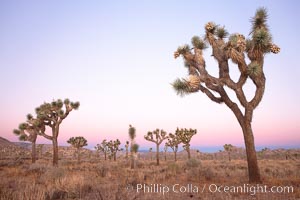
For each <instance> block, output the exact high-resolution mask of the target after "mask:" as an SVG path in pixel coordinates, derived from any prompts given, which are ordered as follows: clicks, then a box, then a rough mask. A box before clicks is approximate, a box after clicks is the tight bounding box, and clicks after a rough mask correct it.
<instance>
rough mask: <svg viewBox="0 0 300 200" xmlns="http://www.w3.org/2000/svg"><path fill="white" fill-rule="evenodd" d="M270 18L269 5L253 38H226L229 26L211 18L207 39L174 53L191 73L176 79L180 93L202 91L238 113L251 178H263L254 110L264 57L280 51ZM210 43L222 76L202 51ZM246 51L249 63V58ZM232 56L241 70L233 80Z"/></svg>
mask: <svg viewBox="0 0 300 200" xmlns="http://www.w3.org/2000/svg"><path fill="white" fill-rule="evenodd" d="M266 21H267V12H266V9H265V8H260V9H258V10H257V11H256V14H255V16H254V17H253V18H252V28H251V32H250V38H249V39H247V40H246V39H245V37H244V36H243V35H242V34H232V35H230V36H229V38H228V40H225V38H226V37H227V36H228V32H227V31H226V30H225V28H224V27H220V26H217V25H216V24H215V23H213V22H208V23H207V24H206V25H205V37H204V40H202V39H201V38H200V37H198V36H194V37H193V38H192V45H193V48H190V47H189V46H188V45H184V46H182V47H179V48H178V49H177V51H176V52H175V53H174V57H175V58H177V57H178V56H180V55H182V57H183V58H184V60H185V66H186V67H187V68H188V73H189V75H190V77H189V79H187V80H185V79H177V80H175V82H174V83H173V87H174V89H175V90H176V91H177V93H178V94H179V95H186V94H190V93H195V92H198V91H201V92H202V93H204V94H205V95H207V96H208V98H210V100H212V101H214V102H216V103H219V104H220V103H224V104H225V105H226V106H227V107H229V108H230V109H231V111H232V112H233V113H234V115H235V116H236V118H237V120H238V122H239V124H240V126H241V128H242V131H243V135H244V141H245V146H246V153H247V161H248V173H249V181H250V182H261V178H260V173H259V168H258V164H257V157H256V152H255V145H254V136H253V132H252V124H251V121H252V117H253V111H254V109H255V108H256V107H257V106H258V104H259V103H260V102H261V100H262V97H263V94H264V90H265V82H266V78H265V75H264V70H263V66H264V57H265V55H266V54H267V53H270V52H272V53H275V54H276V53H278V52H279V51H280V48H279V47H278V46H277V45H275V44H273V43H272V37H271V34H270V32H269V29H268V26H267V24H266ZM207 44H209V45H210V46H211V48H212V56H213V57H214V58H215V59H216V61H217V62H218V69H219V76H218V77H216V76H213V75H211V74H209V72H208V71H207V69H208V67H206V66H205V60H204V58H203V54H202V51H203V50H204V49H205V48H206V47H207ZM246 55H247V56H248V58H249V61H250V62H249V63H247V60H246V58H245V56H246ZM229 60H231V61H232V62H233V63H234V64H236V65H237V67H238V69H239V71H240V76H239V79H238V80H237V81H234V80H232V78H231V76H230V73H229ZM249 79H250V80H251V81H252V83H253V84H254V85H255V87H256V91H255V94H254V96H253V97H252V98H250V99H247V98H246V95H245V92H244V90H243V86H244V85H245V83H246V81H247V80H249ZM225 88H226V89H230V90H232V91H233V92H234V93H235V95H236V97H237V99H238V101H239V102H238V103H240V105H241V106H239V105H238V103H237V102H234V101H233V100H232V99H231V97H230V96H229V95H228V93H227V91H226V90H225Z"/></svg>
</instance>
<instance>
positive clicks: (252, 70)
mask: <svg viewBox="0 0 300 200" xmlns="http://www.w3.org/2000/svg"><path fill="white" fill-rule="evenodd" d="M261 72H262V69H261V66H260V65H259V64H258V63H257V62H252V63H250V64H249V65H248V68H247V73H248V75H251V76H258V75H259V74H261Z"/></svg>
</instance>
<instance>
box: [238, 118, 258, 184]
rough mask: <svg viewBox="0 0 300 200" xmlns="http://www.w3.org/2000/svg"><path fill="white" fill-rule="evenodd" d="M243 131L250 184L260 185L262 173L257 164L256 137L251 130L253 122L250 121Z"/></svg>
mask: <svg viewBox="0 0 300 200" xmlns="http://www.w3.org/2000/svg"><path fill="white" fill-rule="evenodd" d="M242 129H243V134H244V141H245V146H246V154H247V162H248V173H249V182H250V183H260V182H261V178H260V172H259V168H258V163H257V157H256V151H255V145H254V137H253V132H252V128H251V122H250V121H248V122H246V123H245V127H244V128H242Z"/></svg>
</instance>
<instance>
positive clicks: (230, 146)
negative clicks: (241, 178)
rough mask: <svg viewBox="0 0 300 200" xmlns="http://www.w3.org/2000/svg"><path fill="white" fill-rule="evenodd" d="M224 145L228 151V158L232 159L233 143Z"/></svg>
mask: <svg viewBox="0 0 300 200" xmlns="http://www.w3.org/2000/svg"><path fill="white" fill-rule="evenodd" d="M223 147H224V150H225V151H226V152H227V153H228V160H229V161H231V151H232V148H233V146H232V145H231V144H225V145H224V146H223Z"/></svg>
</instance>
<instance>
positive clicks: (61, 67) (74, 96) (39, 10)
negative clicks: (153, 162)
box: [0, 0, 300, 146]
mask: <svg viewBox="0 0 300 200" xmlns="http://www.w3.org/2000/svg"><path fill="white" fill-rule="evenodd" d="M260 6H264V7H266V8H267V9H268V11H269V22H268V24H269V26H270V29H271V32H272V35H273V38H274V42H275V43H276V44H278V45H279V46H280V47H281V53H280V54H278V55H271V54H270V55H267V56H266V60H265V73H266V77H267V85H266V92H265V96H264V98H263V100H262V103H261V104H260V106H259V107H258V108H257V110H256V111H255V115H254V119H253V129H254V134H255V138H256V143H257V145H260V146H268V145H269V146H274V145H277V146H300V143H299V142H300V136H299V135H300V134H299V131H300V125H299V124H300V123H299V117H300V116H299V114H300V107H299V105H298V102H300V98H299V97H300V93H299V89H298V86H299V85H300V81H299V67H298V65H299V64H298V59H297V57H298V56H299V55H298V54H299V50H300V48H299V39H298V38H299V36H298V35H299V26H300V24H299V22H298V19H300V16H299V15H300V14H299V11H300V9H299V8H300V7H299V3H298V1H296V0H295V1H276V2H275V1H263V0H257V1H213V2H212V1H171V0H168V1H73V0H72V1H14V0H11V1H0V27H1V31H0V92H1V94H2V95H1V104H0V109H1V111H2V112H1V113H2V114H1V116H0V124H1V125H2V128H1V129H0V134H1V136H3V137H5V138H8V139H10V140H13V141H17V137H15V136H14V135H13V134H12V129H14V128H15V127H17V126H18V124H19V123H20V122H22V121H24V120H25V116H26V114H27V113H33V112H34V108H35V107H37V106H38V105H40V104H41V103H43V102H44V101H51V100H52V99H57V98H65V97H69V98H70V99H71V100H78V101H80V102H81V107H80V109H79V110H78V111H74V112H72V113H71V114H70V116H69V117H68V118H67V119H66V120H65V122H64V123H63V125H62V128H61V134H60V143H61V144H66V142H65V141H66V140H67V139H68V138H69V137H71V136H76V135H83V136H85V137H86V138H87V140H88V141H89V143H90V145H91V146H93V145H95V144H96V143H99V142H100V140H102V139H104V138H108V139H110V138H111V139H115V138H117V137H118V138H121V140H122V142H123V143H124V141H125V140H126V139H127V138H128V137H127V130H128V124H130V123H131V124H133V125H134V126H136V128H137V130H138V132H137V135H138V138H137V140H138V142H140V143H141V144H142V145H144V146H150V145H152V144H151V143H149V142H146V141H144V139H143V135H145V134H146V132H147V131H148V130H153V129H155V128H163V129H165V130H166V131H168V132H172V131H174V130H175V129H176V127H177V126H179V127H187V128H197V129H198V132H199V133H198V135H197V136H195V139H194V140H193V142H192V144H193V145H197V146H199V145H200V146H213V145H222V144H224V143H232V144H235V145H243V137H242V132H241V129H240V127H239V126H238V123H237V122H236V120H235V118H234V116H233V114H232V113H231V111H230V110H229V109H228V108H227V107H226V106H225V105H217V104H215V103H213V102H211V101H210V100H208V98H207V97H206V96H204V95H203V94H202V93H198V94H193V95H190V96H188V97H185V98H180V97H179V96H176V94H175V92H174V91H173V89H172V88H171V86H170V83H171V82H172V81H173V80H174V79H176V78H177V77H185V76H186V75H187V74H186V69H185V68H184V67H183V66H182V60H181V59H177V60H174V58H173V52H174V51H175V50H176V48H177V47H178V46H179V45H182V44H185V43H189V42H190V39H191V37H192V36H194V35H200V36H202V35H203V34H204V28H203V27H204V24H205V23H207V22H208V21H214V22H216V23H217V24H220V25H225V27H226V28H227V30H228V31H229V32H230V33H236V32H239V33H242V34H244V35H246V36H247V35H248V33H249V30H250V18H251V17H252V16H253V15H254V13H255V10H256V9H257V8H258V7H260ZM210 54H211V53H210V50H207V51H206V56H207V57H208V58H207V60H206V61H207V66H208V68H210V69H211V70H212V71H213V72H215V69H214V67H215V66H216V64H215V62H214V61H213V60H212V59H211V57H210ZM231 70H232V71H233V72H234V73H236V72H237V70H236V66H234V65H233V66H232V67H231ZM248 88H249V91H251V87H250V86H249V87H248ZM268 138H269V139H270V140H268Z"/></svg>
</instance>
